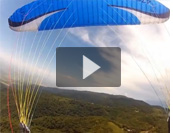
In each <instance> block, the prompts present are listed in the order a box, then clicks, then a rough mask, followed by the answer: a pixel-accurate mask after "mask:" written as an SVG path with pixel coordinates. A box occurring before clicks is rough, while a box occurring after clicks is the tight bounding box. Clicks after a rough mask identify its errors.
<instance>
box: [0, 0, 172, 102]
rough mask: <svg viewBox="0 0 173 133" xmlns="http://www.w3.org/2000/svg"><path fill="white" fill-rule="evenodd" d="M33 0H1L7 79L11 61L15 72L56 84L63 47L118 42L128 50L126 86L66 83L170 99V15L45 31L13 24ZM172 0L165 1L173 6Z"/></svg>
mask: <svg viewBox="0 0 173 133" xmlns="http://www.w3.org/2000/svg"><path fill="white" fill-rule="evenodd" d="M29 2H31V0H25V1H23V0H17V1H10V0H1V8H0V12H1V16H0V24H1V25H0V31H1V36H0V65H1V74H2V76H1V82H5V81H6V80H7V73H8V70H9V69H8V67H9V64H11V74H12V77H15V75H21V76H20V77H21V79H23V80H25V81H26V80H27V79H28V77H29V76H33V84H34V83H41V84H42V85H45V86H51V87H55V86H56V79H55V78H56V59H55V52H56V48H57V47H60V46H63V47H88V46H98V47H103V46H106V47H111V46H117V47H120V48H121V51H122V60H121V65H122V68H121V69H122V70H121V74H122V75H121V78H122V79H121V87H116V88H108V87H107V88H103V87H102V88H63V89H77V90H88V91H94V92H104V93H109V94H115V95H125V96H128V97H132V98H135V99H140V100H144V101H147V102H149V103H151V104H161V103H160V100H159V99H162V100H163V99H164V100H165V99H168V100H169V98H168V97H169V96H168V95H169V93H168V91H169V88H170V86H169V82H170V79H169V76H170V74H169V73H170V67H169V62H170V34H169V28H170V21H168V22H166V23H164V24H159V25H143V26H142V25H140V26H107V27H85V28H73V29H62V30H54V31H45V32H22V33H19V32H14V31H12V30H10V28H9V27H8V18H9V16H10V15H11V14H12V13H13V12H14V11H15V10H16V9H17V8H19V7H21V6H23V5H25V4H26V3H29ZM169 2H170V1H165V0H164V1H161V3H163V4H165V5H166V6H167V7H169V8H170V3H169ZM16 77H17V76H16ZM16 80H17V79H16ZM165 88H166V89H165Z"/></svg>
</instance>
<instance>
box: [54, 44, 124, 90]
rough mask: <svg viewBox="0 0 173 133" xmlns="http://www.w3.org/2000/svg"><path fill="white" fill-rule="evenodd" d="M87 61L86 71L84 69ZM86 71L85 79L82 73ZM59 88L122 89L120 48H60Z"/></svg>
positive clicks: (58, 58) (58, 65) (57, 72)
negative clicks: (120, 87)
mask: <svg viewBox="0 0 173 133" xmlns="http://www.w3.org/2000/svg"><path fill="white" fill-rule="evenodd" d="M84 60H85V68H83V67H84V64H83V61H84ZM87 63H89V65H87ZM90 63H91V64H90ZM90 66H91V67H90ZM94 67H95V68H94ZM97 67H98V69H97ZM87 69H88V70H89V72H88V73H85V75H84V73H83V72H84V70H85V72H87V71H88V70H87ZM94 69H96V70H95V71H94ZM92 71H93V72H92ZM56 85H57V86H58V87H119V86H120V85H121V49H120V48H117V47H60V48H57V50H56Z"/></svg>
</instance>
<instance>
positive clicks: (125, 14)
mask: <svg viewBox="0 0 173 133" xmlns="http://www.w3.org/2000/svg"><path fill="white" fill-rule="evenodd" d="M169 16H170V10H169V9H168V8H167V7H165V6H164V5H163V4H161V3H159V2H158V1H156V0H36V1H34V2H32V3H29V4H27V5H25V6H23V7H21V8H19V9H18V10H16V11H15V12H14V13H13V15H12V16H11V17H10V18H9V25H10V28H11V29H12V30H15V31H34V30H39V31H41V30H51V29H61V28H72V27H84V26H106V25H140V24H155V23H163V22H165V21H166V20H168V19H169Z"/></svg>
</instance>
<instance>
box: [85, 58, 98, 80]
mask: <svg viewBox="0 0 173 133" xmlns="http://www.w3.org/2000/svg"><path fill="white" fill-rule="evenodd" d="M98 69H100V66H99V65H97V64H96V63H94V62H93V61H92V60H90V59H88V58H87V57H86V56H85V55H83V79H86V78H87V77H88V76H90V75H91V74H93V73H94V72H96V71H97V70H98Z"/></svg>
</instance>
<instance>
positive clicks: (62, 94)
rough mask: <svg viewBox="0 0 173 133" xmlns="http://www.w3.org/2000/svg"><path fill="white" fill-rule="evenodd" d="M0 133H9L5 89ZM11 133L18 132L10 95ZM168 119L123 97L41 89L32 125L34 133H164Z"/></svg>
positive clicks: (15, 114) (162, 114) (161, 112)
mask: <svg viewBox="0 0 173 133" xmlns="http://www.w3.org/2000/svg"><path fill="white" fill-rule="evenodd" d="M0 92H1V99H0V101H1V108H0V112H1V120H0V126H1V132H2V133H3V132H5V133H6V132H10V127H9V123H8V117H7V116H8V115H7V108H6V87H5V86H1V90H0ZM10 99H11V100H10V107H11V113H12V123H13V127H14V130H15V131H16V132H17V131H18V129H19V122H18V118H17V113H16V108H15V104H14V100H13V97H12V94H11V93H10ZM166 119H167V116H166V114H165V112H164V110H163V108H161V107H154V106H150V105H148V104H147V103H145V102H143V101H138V100H134V99H131V98H128V97H125V96H114V95H108V94H102V93H93V92H81V91H72V90H61V89H56V88H45V87H42V95H41V97H40V99H39V102H38V105H37V107H36V109H35V113H34V116H33V120H32V124H31V132H33V133H37V132H38V133H39V132H42V133H47V132H49V133H59V132H63V133H88V132H89V133H126V132H131V133H146V132H148V133H150V132H151V133H152V132H158V133H167V131H168V130H167V122H166Z"/></svg>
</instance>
